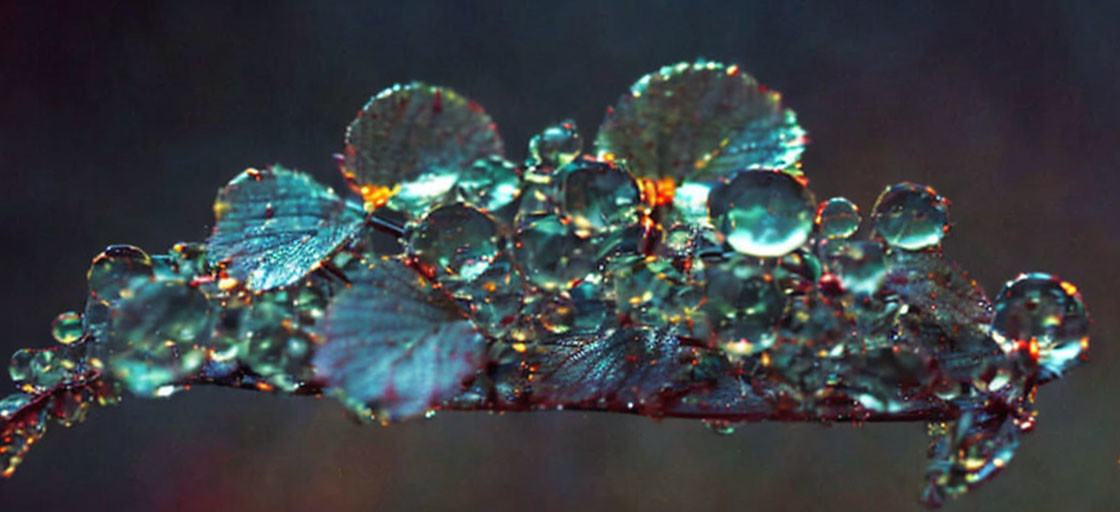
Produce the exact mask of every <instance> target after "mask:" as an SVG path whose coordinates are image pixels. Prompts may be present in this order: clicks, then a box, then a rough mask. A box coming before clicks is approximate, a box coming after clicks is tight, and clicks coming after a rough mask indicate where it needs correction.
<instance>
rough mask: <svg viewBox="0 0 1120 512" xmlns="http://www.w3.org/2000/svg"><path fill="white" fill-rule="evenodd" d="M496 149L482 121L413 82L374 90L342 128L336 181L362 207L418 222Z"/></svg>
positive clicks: (447, 94)
mask: <svg viewBox="0 0 1120 512" xmlns="http://www.w3.org/2000/svg"><path fill="white" fill-rule="evenodd" d="M503 153H504V149H503V146H502V140H501V138H500V137H499V136H498V131H497V128H496V127H495V126H494V122H493V121H492V120H491V119H490V116H489V115H487V114H486V112H485V111H484V110H483V109H482V107H481V106H479V105H478V104H477V103H475V102H474V101H471V100H470V99H467V98H464V97H463V96H460V95H459V94H457V93H456V92H455V91H452V90H450V89H446V88H442V87H435V86H431V85H427V84H423V83H419V82H413V83H411V84H408V85H400V84H397V85H395V86H393V87H390V88H388V89H385V90H384V91H381V93H379V94H378V95H377V96H374V98H373V99H371V100H370V101H369V103H367V104H366V105H365V107H363V108H362V110H361V111H359V112H358V117H357V118H356V119H354V121H353V122H351V123H350V126H349V128H348V129H347V130H346V154H345V160H344V162H343V164H342V165H343V168H342V171H343V175H344V176H345V177H346V179H347V182H348V183H349V184H350V186H351V188H353V189H354V191H355V192H357V193H358V194H360V195H362V196H363V198H365V199H366V200H367V202H368V201H371V200H375V198H384V196H385V195H387V194H392V196H391V198H389V199H388V205H389V206H390V207H394V208H397V209H399V210H402V211H404V212H405V213H408V214H409V215H411V216H414V217H416V216H420V215H422V214H423V213H424V211H426V210H427V208H428V207H429V206H431V205H432V204H433V203H434V202H436V201H438V200H439V199H441V198H443V197H446V196H447V195H448V194H450V193H451V192H452V190H453V189H454V188H455V185H456V182H458V181H460V180H461V179H463V177H464V173H468V172H469V171H470V170H471V166H472V165H473V164H474V163H475V161H477V160H479V159H480V158H486V157H490V156H499V157H500V156H502V155H503Z"/></svg>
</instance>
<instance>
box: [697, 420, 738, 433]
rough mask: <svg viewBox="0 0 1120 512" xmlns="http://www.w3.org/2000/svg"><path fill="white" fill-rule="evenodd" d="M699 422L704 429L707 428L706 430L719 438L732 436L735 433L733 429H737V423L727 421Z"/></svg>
mask: <svg viewBox="0 0 1120 512" xmlns="http://www.w3.org/2000/svg"><path fill="white" fill-rule="evenodd" d="M701 421H702V422H703V423H704V426H705V427H708V429H709V430H711V431H712V433H714V434H719V435H721V436H729V435H731V434H734V433H735V428H736V427H738V424H737V423H735V422H731V421H727V420H701Z"/></svg>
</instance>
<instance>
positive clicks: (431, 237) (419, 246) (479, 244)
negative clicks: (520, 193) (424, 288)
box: [409, 203, 498, 281]
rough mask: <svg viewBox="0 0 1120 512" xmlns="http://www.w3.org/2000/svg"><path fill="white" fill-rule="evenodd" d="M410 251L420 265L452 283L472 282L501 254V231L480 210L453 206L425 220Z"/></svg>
mask: <svg viewBox="0 0 1120 512" xmlns="http://www.w3.org/2000/svg"><path fill="white" fill-rule="evenodd" d="M409 247H410V248H411V250H412V253H413V254H414V255H415V256H416V257H417V258H418V259H419V260H420V262H421V263H423V264H424V265H427V266H430V267H434V268H436V269H437V270H438V271H440V272H441V273H444V274H446V275H447V276H448V277H449V278H450V279H452V280H459V281H473V280H474V279H475V278H477V277H478V276H479V275H481V274H482V273H483V272H485V271H486V269H487V268H489V267H490V263H491V262H492V261H494V257H495V256H497V254H498V229H497V226H496V225H495V224H494V221H493V220H492V219H491V218H490V217H489V216H488V215H486V214H485V213H482V212H481V211H479V210H478V209H477V208H474V207H472V206H469V205H466V204H463V203H454V204H450V205H447V206H442V207H439V208H437V209H435V210H433V211H432V212H431V213H429V214H428V215H427V216H425V217H424V219H423V220H421V221H420V223H419V224H418V225H417V227H416V229H415V230H414V231H413V232H412V235H411V237H410V239H409Z"/></svg>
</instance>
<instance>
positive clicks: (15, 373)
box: [8, 348, 35, 383]
mask: <svg viewBox="0 0 1120 512" xmlns="http://www.w3.org/2000/svg"><path fill="white" fill-rule="evenodd" d="M34 357H35V352H33V351H31V349H27V348H21V349H19V350H17V351H16V352H15V353H14V354H12V360H11V362H10V363H9V364H8V375H10V376H11V377H12V381H14V382H16V383H21V382H24V381H27V380H28V379H30V378H31V375H32V371H31V359H32V358H34Z"/></svg>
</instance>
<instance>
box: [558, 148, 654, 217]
mask: <svg viewBox="0 0 1120 512" xmlns="http://www.w3.org/2000/svg"><path fill="white" fill-rule="evenodd" d="M561 172H562V173H563V176H564V178H563V179H564V204H563V209H564V212H565V213H567V214H568V216H569V217H570V218H571V219H572V223H573V224H575V226H576V227H577V228H578V229H580V230H583V231H587V232H588V233H590V232H593V231H602V230H605V229H609V228H612V227H625V226H627V225H629V224H632V223H634V222H635V221H637V219H638V215H637V214H638V206H639V205H640V204H641V192H640V191H639V189H638V184H637V182H636V181H635V180H634V177H633V176H631V175H630V173H629V172H627V171H626V170H625V169H623V168H621V167H618V166H615V165H613V164H608V163H604V162H590V161H583V162H576V163H574V164H571V165H569V166H567V167H565V168H564V169H562V170H561Z"/></svg>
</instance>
